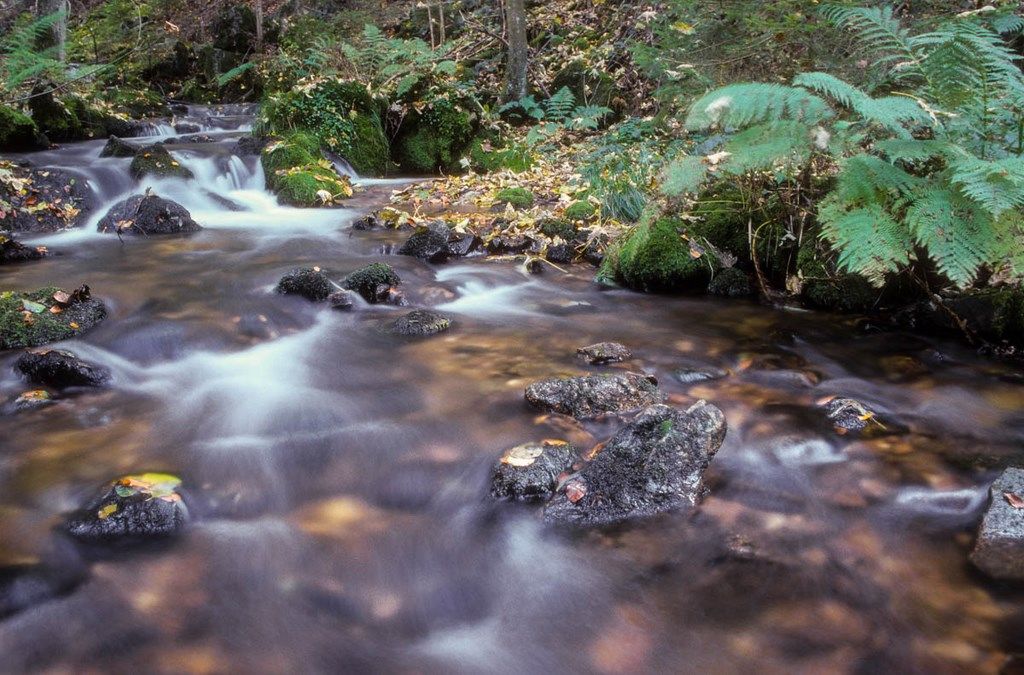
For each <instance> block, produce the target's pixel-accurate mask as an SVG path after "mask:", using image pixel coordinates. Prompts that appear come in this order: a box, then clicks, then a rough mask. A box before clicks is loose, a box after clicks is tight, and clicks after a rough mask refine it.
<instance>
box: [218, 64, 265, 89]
mask: <svg viewBox="0 0 1024 675" xmlns="http://www.w3.org/2000/svg"><path fill="white" fill-rule="evenodd" d="M255 67H256V64H255V63H253V62H252V61H246V62H245V63H243V64H241V65H239V66H235V67H234V68H232V69H231V70H229V71H228V72H226V73H222V74H220V75H218V76H217V86H218V87H223V86H225V85H227V84H228V83H229V82H231V81H232V80H235V79H237V78H239V77H241V76H242V75H244V74H245V73H247V72H248V71H250V70H252V69H253V68H255Z"/></svg>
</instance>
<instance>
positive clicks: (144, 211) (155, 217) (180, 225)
mask: <svg viewBox="0 0 1024 675" xmlns="http://www.w3.org/2000/svg"><path fill="white" fill-rule="evenodd" d="M96 229H97V230H98V231H100V232H108V233H116V234H122V235H155V234H191V233H193V232H198V231H199V230H201V229H203V228H202V227H201V226H200V225H199V223H197V222H196V221H194V220H192V214H191V213H189V212H188V209H186V208H185V207H184V206H182V205H181V204H178V203H177V202H172V201H171V200H170V199H164V198H163V197H157V196H156V195H149V194H146V195H134V196H132V197H129V198H128V199H126V200H124V201H123V202H118V203H117V204H115V205H114V206H112V207H111V208H110V210H109V211H107V215H105V216H103V218H102V219H101V220H100V222H99V225H97V227H96Z"/></svg>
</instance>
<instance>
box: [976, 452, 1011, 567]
mask: <svg viewBox="0 0 1024 675" xmlns="http://www.w3.org/2000/svg"><path fill="white" fill-rule="evenodd" d="M989 495H990V498H991V502H990V503H989V506H988V510H987V511H985V517H984V519H983V520H982V522H981V528H980V529H979V530H978V539H977V541H976V543H975V544H974V550H973V551H972V552H971V562H973V563H974V564H975V566H976V567H978V569H980V570H981V571H982V572H984V573H985V574H987V575H989V576H990V577H993V578H994V579H1004V580H1008V581H1024V468H1012V469H1006V470H1005V471H1003V473H1002V475H1001V476H999V478H998V479H997V480H996V482H994V483H992V487H991V488H989Z"/></svg>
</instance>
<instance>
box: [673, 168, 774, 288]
mask: <svg viewBox="0 0 1024 675" xmlns="http://www.w3.org/2000/svg"><path fill="white" fill-rule="evenodd" d="M690 215H692V216H695V217H696V218H697V220H693V221H690V222H689V223H688V225H687V232H688V233H689V234H690V236H691V237H693V238H694V239H695V240H697V241H702V240H706V241H707V242H709V243H710V244H711V245H712V246H714V247H715V248H717V249H718V250H720V251H724V252H728V253H731V254H733V255H735V256H736V257H737V259H738V260H739V263H740V264H741V265H743V266H745V267H748V268H749V267H750V266H752V260H751V250H750V227H751V225H752V226H753V227H754V228H755V230H756V231H757V255H758V260H759V261H760V263H761V268H762V270H765V273H766V274H767V275H768V276H770V277H771V278H772V279H773V280H774V281H776V282H779V283H784V282H785V279H786V275H787V272H788V270H787V267H788V263H789V260H790V256H789V255H788V252H789V248H788V247H787V246H786V242H785V239H784V238H785V234H786V228H785V225H784V223H785V218H786V213H785V209H784V207H783V206H782V204H781V202H780V201H779V199H778V198H777V197H776V196H774V195H772V196H769V197H768V198H767V199H765V201H764V202H763V203H756V204H751V203H750V202H749V201H748V200H747V198H746V197H745V196H744V194H743V193H742V192H741V191H740V190H738V189H737V188H735V187H732V186H731V185H718V186H715V187H713V188H712V189H711V190H709V191H707V192H706V193H704V194H702V195H701V196H700V198H699V199H698V201H697V203H696V204H695V205H694V207H693V209H692V211H691V213H690Z"/></svg>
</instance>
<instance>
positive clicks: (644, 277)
mask: <svg viewBox="0 0 1024 675" xmlns="http://www.w3.org/2000/svg"><path fill="white" fill-rule="evenodd" d="M684 229H685V226H684V224H683V223H682V222H681V221H678V220H674V219H672V218H659V219H657V220H655V221H653V222H649V223H641V224H639V225H637V226H636V227H635V228H634V229H633V231H632V232H631V233H630V234H629V235H627V236H626V237H625V238H624V239H623V240H622V241H621V242H619V243H617V244H616V245H615V247H614V248H613V249H611V250H610V251H609V252H608V255H607V256H606V257H605V260H604V262H603V263H602V266H601V269H600V271H599V272H598V277H599V278H600V279H602V280H606V281H614V282H617V283H620V284H622V285H624V286H626V287H628V288H632V289H634V290H638V291H648V292H679V291H703V290H704V289H705V288H707V285H708V282H709V281H710V280H711V275H712V272H713V271H714V269H715V268H716V267H717V261H716V260H715V259H714V256H713V255H712V254H710V253H708V252H703V251H701V250H700V249H699V248H696V247H694V246H693V245H692V243H691V242H689V241H687V240H686V239H684V238H683V236H682V232H683V230H684Z"/></svg>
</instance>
